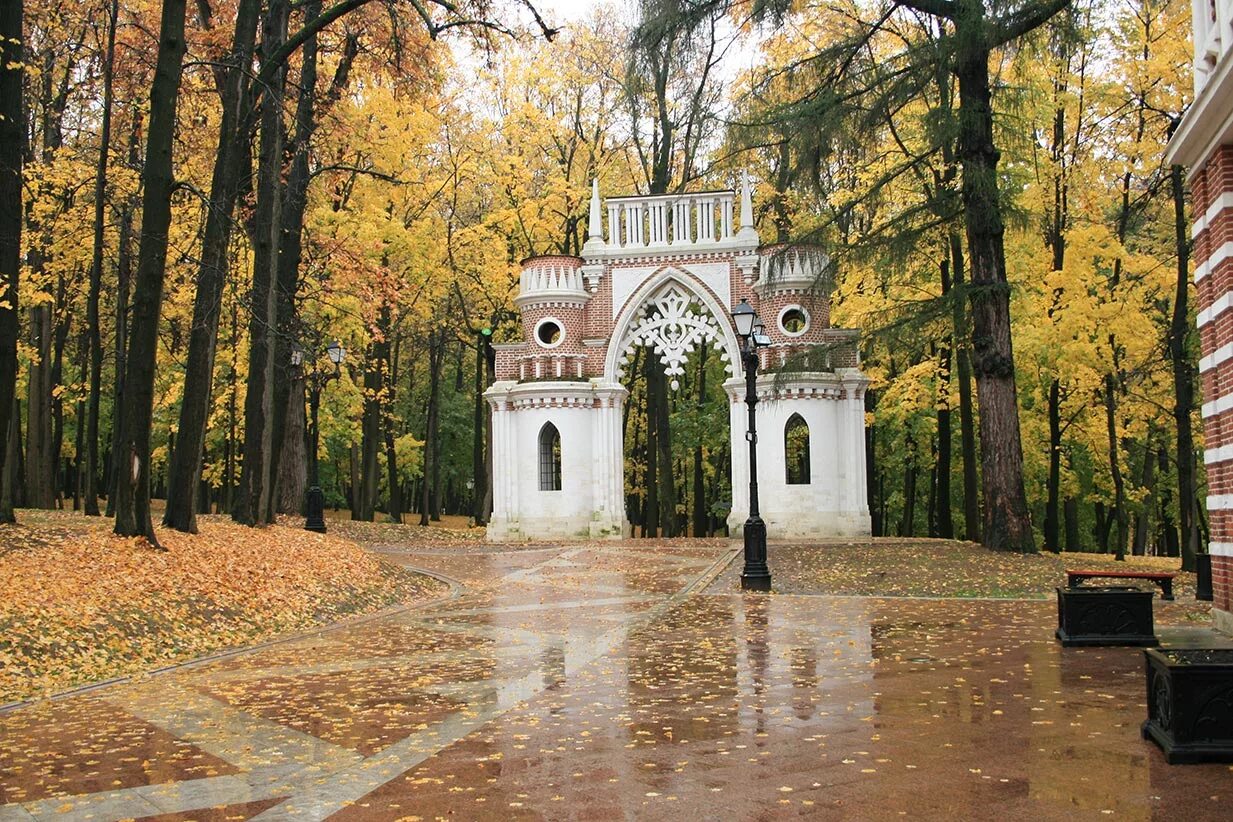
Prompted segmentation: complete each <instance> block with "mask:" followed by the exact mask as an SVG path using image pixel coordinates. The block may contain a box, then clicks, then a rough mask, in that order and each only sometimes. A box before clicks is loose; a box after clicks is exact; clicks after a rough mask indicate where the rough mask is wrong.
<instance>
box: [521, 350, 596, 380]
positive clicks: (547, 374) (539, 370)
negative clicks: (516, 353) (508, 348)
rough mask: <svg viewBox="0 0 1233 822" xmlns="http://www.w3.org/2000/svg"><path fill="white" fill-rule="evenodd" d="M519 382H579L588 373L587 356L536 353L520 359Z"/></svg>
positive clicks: (525, 355)
mask: <svg viewBox="0 0 1233 822" xmlns="http://www.w3.org/2000/svg"><path fill="white" fill-rule="evenodd" d="M517 362H518V381H519V382H526V381H527V380H579V379H582V377H583V374H584V373H585V372H586V364H587V355H586V354H556V353H553V352H540V351H537V352H534V353H531V354H524V355H523V356H521V357H518V360H517Z"/></svg>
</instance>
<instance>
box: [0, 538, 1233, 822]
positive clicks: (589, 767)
mask: <svg viewBox="0 0 1233 822" xmlns="http://www.w3.org/2000/svg"><path fill="white" fill-rule="evenodd" d="M385 552H386V553H387V554H388V555H389V556H390V557H391V558H392V559H394V560H395V561H398V562H402V563H405V564H407V565H409V566H413V567H418V568H423V569H426V570H429V571H432V572H434V573H437V574H439V575H442V576H444V577H447V578H449V579H452V580H456V581H457V585H456V586H455V590H454V594H453V595H451V596H450V597H447V598H445V599H442V600H438V601H436V602H434V603H431V604H429V605H427V606H425V607H421V608H418V609H414V610H408V611H404V612H401V613H396V614H392V615H387V616H383V617H380V618H377V619H372V620H369V621H367V622H364V623H362V624H356V625H351V626H347V627H342V628H338V629H334V630H329V631H325V632H322V633H320V634H318V635H315V636H312V637H309V638H304V639H298V640H294V641H291V642H284V643H279V644H275V645H271V646H268V647H265V648H261V649H258V650H254V651H252V652H251V653H245V654H241V655H238V656H233V657H229V658H226V659H221V660H218V661H215V662H211V663H207V664H203V665H197V666H193V667H190V668H186V669H181V670H178V671H174V672H170V673H166V674H161V675H157V676H153V677H149V678H146V679H144V680H141V681H139V682H134V683H127V684H119V685H115V686H110V687H107V688H103V689H99V690H96V691H93V692H90V693H86V694H82V695H78V696H74V697H72V698H69V699H65V700H60V701H56V702H45V703H40V704H35V705H32V706H28V707H25V708H21V709H18V710H15V711H12V712H9V713H7V714H3V715H0V821H2V822H7V821H8V820H29V819H31V818H34V819H44V818H53V817H54V818H78V819H95V820H107V819H128V818H141V819H160V820H182V819H219V820H222V819H249V818H255V819H263V820H265V819H324V818H327V817H333V818H337V819H343V820H347V819H407V820H414V819H424V820H430V819H437V818H452V819H501V820H505V819H632V818H638V819H663V818H672V817H682V816H685V817H692V818H696V819H699V820H701V819H716V818H728V819H750V818H774V819H779V818H784V819H787V818H822V819H895V818H929V819H934V818H937V819H941V818H946V819H997V820H1000V822H1001V821H1004V820H1013V819H1085V818H1091V819H1107V818H1110V817H1113V818H1119V819H1127V818H1129V819H1153V818H1186V819H1188V822H1197V820H1203V819H1228V818H1230V816H1231V815H1233V814H1231V813H1230V809H1231V808H1233V772H1230V769H1229V768H1228V767H1227V766H1223V765H1211V766H1195V767H1173V768H1170V767H1169V766H1167V765H1165V763H1164V760H1163V758H1162V757H1161V756H1160V755H1159V752H1158V751H1156V749H1155V748H1153V747H1152V746H1150V745H1148V744H1146V743H1144V742H1143V741H1142V740H1141V739H1140V738H1139V733H1138V722H1139V721H1140V719H1141V718H1142V716H1143V713H1144V708H1143V693H1142V691H1143V675H1142V669H1141V665H1142V662H1141V657H1140V654H1139V652H1138V651H1136V650H1134V649H1116V648H1113V649H1099V648H1097V649H1066V650H1065V651H1063V650H1062V649H1060V648H1059V647H1058V646H1057V644H1056V642H1054V641H1053V639H1052V636H1051V624H1050V621H1051V619H1052V609H1053V607H1054V606H1053V605H1052V604H1051V603H1049V602H1042V601H1010V602H1006V601H1000V602H999V601H976V600H966V601H964V600H942V601H938V600H908V599H898V600H896V599H874V598H865V597H830V596H827V597H820V596H795V595H775V596H771V597H767V596H762V595H742V594H740V593H739V592H736V591H734V590H733V586H732V585H731V584H730V576H729V577H723V578H721V579H719V581H716V578H717V577H718V576H719V575H720V574H721V573H722V572H723V571H724V569H725V568H727V567H728V566H729V564H730V561H731V560H732V559H733V558H734V550H733V549H731V548H729V547H728V546H727V545H726V544H722V543H719V542H709V543H708V542H693V543H690V542H681V543H647V542H631V543H624V544H603V545H576V546H553V547H543V548H539V547H525V548H516V549H494V548H490V547H487V546H478V545H471V546H456V547H452V548H440V549H435V550H418V551H417V550H410V549H408V550H406V551H403V550H399V549H397V548H396V547H395V548H387V549H385ZM731 573H732V571H731V570H729V571H728V574H731Z"/></svg>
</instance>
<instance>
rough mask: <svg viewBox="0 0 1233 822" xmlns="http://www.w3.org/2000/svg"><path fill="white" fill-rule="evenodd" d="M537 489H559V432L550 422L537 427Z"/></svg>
mask: <svg viewBox="0 0 1233 822" xmlns="http://www.w3.org/2000/svg"><path fill="white" fill-rule="evenodd" d="M539 490H541V491H560V490H561V432H560V431H558V430H557V427H556V426H555V425H553V424H552V423H550V422H546V423H544V425H543V427H542V428H540V429H539Z"/></svg>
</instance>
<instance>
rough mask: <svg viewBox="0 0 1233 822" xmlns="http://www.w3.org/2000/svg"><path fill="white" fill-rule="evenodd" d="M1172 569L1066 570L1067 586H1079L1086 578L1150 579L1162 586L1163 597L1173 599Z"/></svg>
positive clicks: (1161, 593)
mask: <svg viewBox="0 0 1233 822" xmlns="http://www.w3.org/2000/svg"><path fill="white" fill-rule="evenodd" d="M1175 576H1177V574H1175V573H1173V572H1172V571H1120V570H1117V569H1116V568H1114V569H1105V570H1099V571H1096V570H1091V571H1071V570H1067V571H1066V587H1068V588H1077V587H1078V586H1079V583H1080V582H1082V581H1083V580H1085V579H1149V580H1151V581H1152V582H1154V583H1156V584H1157V585H1159V586H1160V598H1161V599H1173V578H1174V577H1175Z"/></svg>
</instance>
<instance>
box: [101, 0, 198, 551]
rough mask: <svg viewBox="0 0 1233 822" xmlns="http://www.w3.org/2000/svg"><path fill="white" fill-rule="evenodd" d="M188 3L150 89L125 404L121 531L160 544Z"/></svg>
mask: <svg viewBox="0 0 1233 822" xmlns="http://www.w3.org/2000/svg"><path fill="white" fill-rule="evenodd" d="M184 13H185V0H163V12H162V21H161V23H160V30H159V38H158V58H157V62H156V64H155V69H154V82H153V84H152V85H151V88H150V129H149V132H148V135H147V142H146V163H145V168H144V169H143V171H142V175H141V177H142V185H143V186H144V189H145V192H144V194H143V196H142V217H141V247H140V251H139V252H138V258H137V275H136V283H135V288H134V293H133V317H132V332H131V339H130V342H129V350H128V363H127V373H126V374H125V380H124V394H123V398H122V401H121V408H122V411H123V420H124V421H123V423H122V425H121V428H122V434H121V437H120V449H119V452H118V454H117V457H116V458H117V459H119V460H120V461H121V462H120V480H119V482H117V483H116V485H117V489H116V490H117V494H116V497H117V499H116V525H115V531H116V533H117V534H120V535H121V536H144V537H145V538H146V539H147V540H148V541H149V542H150V544H151V545H153V546H157V545H158V541H157V540H156V539H155V537H154V523H153V522H152V521H151V519H150V426H151V422H152V418H153V412H154V372H155V368H156V366H157V360H158V322H159V310H160V307H161V305H162V302H163V279H164V272H165V270H166V266H167V244H168V243H167V229H168V227H169V226H170V224H171V195H172V191H173V189H174V185H175V179H174V172H173V168H172V159H171V150H172V144H173V142H174V138H175V126H176V103H177V102H178V100H179V96H180V76H181V72H182V69H183V60H184V49H185V43H184Z"/></svg>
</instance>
